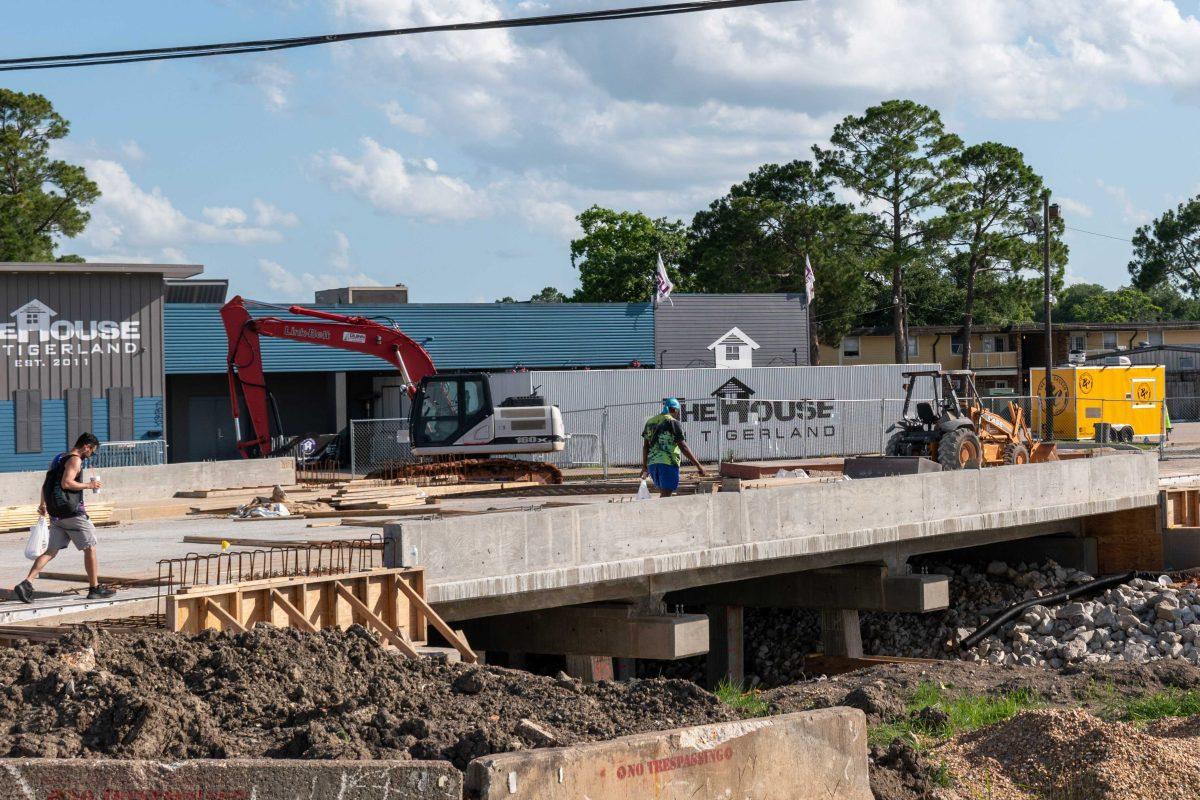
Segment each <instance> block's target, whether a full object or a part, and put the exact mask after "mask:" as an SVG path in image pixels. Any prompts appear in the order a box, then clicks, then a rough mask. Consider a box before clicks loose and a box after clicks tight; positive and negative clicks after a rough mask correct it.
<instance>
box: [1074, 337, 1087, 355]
mask: <svg viewBox="0 0 1200 800" xmlns="http://www.w3.org/2000/svg"><path fill="white" fill-rule="evenodd" d="M1071 349H1072V350H1078V351H1079V352H1081V353H1083V352H1085V351H1086V350H1087V337H1086V336H1084V335H1083V334H1082V333H1073V334H1071Z"/></svg>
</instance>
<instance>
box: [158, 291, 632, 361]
mask: <svg viewBox="0 0 1200 800" xmlns="http://www.w3.org/2000/svg"><path fill="white" fill-rule="evenodd" d="M308 307H310V308H318V309H321V310H324V311H333V312H336V313H342V314H346V313H350V314H354V315H360V316H364V317H373V318H375V319H379V320H381V321H386V322H389V323H395V324H396V325H397V326H398V327H399V328H400V329H401V330H403V331H404V332H405V333H406V334H408V335H409V336H410V337H412V338H413V339H415V340H416V341H418V342H421V341H422V340H424V339H426V338H428V337H433V338H432V341H429V342H427V343H425V348H426V349H427V350H428V351H429V354H430V356H432V357H433V362H434V363H435V364H436V365H437V366H438V369H442V370H448V369H450V370H453V369H480V370H506V369H512V368H514V367H526V368H528V369H535V368H571V367H605V366H607V367H623V366H627V365H628V364H629V363H630V362H631V361H634V360H637V361H640V362H641V363H642V364H643V365H645V366H651V365H653V364H654V308H653V306H652V305H651V304H650V303H475V304H468V303H447V304H441V303H410V304H406V305H387V306H353V307H348V306H325V305H320V306H318V305H314V306H308ZM164 308H165V312H164V314H163V328H164V347H165V348H166V372H167V374H168V375H180V374H195V373H220V372H224V371H225V358H226V350H227V348H228V345H227V343H226V341H225V329H224V328H223V327H222V326H221V317H220V314H219V311H220V308H221V307H220V306H219V305H216V304H195V303H180V304H177V303H167V304H166V305H165V306H164ZM250 313H251V315H252V316H254V317H265V316H277V317H280V318H284V319H297V317H295V316H293V315H291V314H288V313H286V312H284V311H277V310H275V309H270V308H256V307H250ZM262 341H263V366H264V367H265V368H266V370H267V371H268V372H333V371H339V372H340V371H371V372H377V371H380V370H387V369H389V368H390V367H389V365H388V364H387V363H386V362H384V361H381V360H379V359H376V358H372V357H370V356H364V355H359V354H357V353H350V352H347V351H345V350H338V349H335V348H330V347H320V346H317V345H312V344H308V343H305V342H293V341H286V340H282V339H268V338H264V339H263V340H262Z"/></svg>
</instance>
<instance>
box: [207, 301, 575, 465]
mask: <svg viewBox="0 0 1200 800" xmlns="http://www.w3.org/2000/svg"><path fill="white" fill-rule="evenodd" d="M248 302H249V303H252V304H253V303H254V301H246V300H243V299H242V298H241V297H235V298H233V299H232V300H230V301H229V302H228V303H226V304H225V305H224V306H222V308H221V319H222V321H223V322H224V324H225V335H226V336H227V337H228V339H229V359H228V372H229V399H230V402H231V404H232V406H233V425H234V432H235V435H236V437H237V440H238V441H237V446H238V450H239V451H241V453H242V456H243V457H246V458H254V457H262V456H267V455H270V454H271V451H272V448H271V435H272V427H271V410H272V408H273V406H274V401H273V398H271V397H270V395H269V394H268V392H267V386H266V376H265V375H264V374H263V364H262V350H261V345H260V342H259V337H260V336H271V337H275V338H280V339H290V340H292V341H296V342H307V343H309V344H315V345H321V346H323V347H336V348H340V349H342V350H349V351H351V352H355V353H365V354H366V355H371V356H376V357H378V358H382V359H383V360H384V361H387V362H388V363H390V364H392V365H393V366H395V367H396V369H397V370H399V372H400V376H401V379H402V382H403V387H404V389H405V390H406V391H407V392H408V395H409V397H410V398H411V400H412V412H411V414H410V425H409V436H410V440H411V444H412V451H413V454H414V455H416V456H442V457H447V456H457V457H459V458H460V459H464V460H462V461H460V462H458V463H457V464H456V463H455V462H452V461H444V460H443V461H439V462H437V463H436V464H428V465H405V466H407V467H408V469H407V471H406V470H403V469H397V470H393V474H394V475H395V476H398V477H403V476H404V475H405V474H411V475H422V476H429V475H431V474H433V473H453V474H458V475H460V476H465V477H477V476H486V477H496V476H499V475H501V474H502V473H504V472H506V470H504V469H502V467H503V465H504V464H506V463H511V465H512V466H514V467H520V470H518V472H524V473H526V474H528V473H529V472H530V471H531V470H532V471H533V472H535V473H536V472H538V471H539V470H540V471H541V472H544V473H545V474H544V475H543V476H542V477H543V478H544V479H546V480H547V481H548V482H555V483H557V482H558V480H554V476H555V475H556V474H559V473H558V470H557V469H555V468H554V467H553V466H552V465H549V464H537V463H535V462H528V461H520V462H509V460H507V459H496V458H490V457H492V456H496V455H505V454H516V453H550V452H554V451H558V450H562V449H563V447H564V444H565V441H566V435H565V432H564V429H563V422H562V414H561V413H560V412H559V410H558V408H557V406H553V405H550V404H548V403H547V402H546V401H545V400H544V399H543V398H541V397H536V396H533V397H512V398H507V399H505V400H504V401H503V402H502V403H500V404H499V405H498V406H497V405H493V403H492V391H491V384H490V383H489V382H488V378H487V375H485V374H483V373H445V374H438V373H437V371H436V369H435V368H434V366H433V360H432V359H431V358H430V357H429V353H427V352H426V351H425V348H424V347H422V346H421V345H420V344H418V343H417V342H415V341H413V340H412V339H411V338H409V337H408V336H406V335H405V334H404V332H403V331H401V330H399V329H398V328H394V327H391V326H389V325H384V324H382V323H380V322H376V321H375V320H372V319H367V318H366V317H359V316H346V315H343V314H333V313H330V312H328V311H318V310H317V309H313V308H305V307H303V306H290V307H287V308H282V307H278V306H268V307H271V308H277V309H279V310H282V311H286V312H288V313H290V314H293V315H296V316H299V317H304V318H308V319H302V320H296V319H280V318H279V317H271V316H268V317H257V318H254V317H251V316H250V312H249V311H248V310H247V308H246V305H247V303H248ZM256 305H263V306H266V305H267V304H265V303H262V304H256ZM310 320H311V321H310ZM239 394H240V395H241V397H242V398H244V400H245V404H246V410H247V413H248V415H249V417H250V425H251V433H252V435H251V436H249V437H247V438H246V439H243V438H242V428H241V420H240V416H241V415H240V403H239ZM274 412H275V413H274V416H275V429H274V432H275V433H276V434H282V433H283V426H282V424H281V423H280V419H279V410H278V408H277V407H276V408H274ZM480 456H482V457H484V458H487V459H488V460H487V461H477V460H475V458H476V457H480ZM464 465H473V466H468V467H467V468H464ZM414 466H415V468H414ZM542 468H548V469H542ZM559 480H561V476H560V477H559Z"/></svg>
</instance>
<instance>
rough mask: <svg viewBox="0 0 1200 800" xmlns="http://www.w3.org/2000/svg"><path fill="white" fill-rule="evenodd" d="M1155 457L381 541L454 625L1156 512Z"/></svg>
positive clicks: (910, 478)
mask: <svg viewBox="0 0 1200 800" xmlns="http://www.w3.org/2000/svg"><path fill="white" fill-rule="evenodd" d="M1157 502H1158V462H1157V460H1156V457H1155V456H1154V455H1153V454H1140V453H1130V454H1120V455H1112V456H1107V457H1102V458H1088V459H1078V460H1072V461H1060V462H1052V463H1046V464H1030V465H1023V466H1019V467H993V468H990V469H984V470H963V471H956V472H940V473H930V474H925V475H907V476H900V477H891V478H876V479H871V480H858V481H845V482H839V483H816V484H805V485H793V486H785V487H780V488H764V489H753V490H748V491H744V492H722V493H719V494H707V495H692V496H677V497H672V498H668V499H665V500H664V499H655V500H652V501H646V502H641V503H606V504H592V505H586V506H575V507H571V508H559V509H545V510H541V511H537V512H525V511H516V512H513V513H502V514H488V515H486V516H479V517H456V518H454V519H451V520H429V521H417V520H413V521H401V522H397V523H392V524H389V525H388V526H387V527H386V529H385V536H386V545H387V546H386V547H385V554H384V557H385V563H386V564H387V565H388V566H417V565H420V566H423V567H424V568H425V580H426V590H427V597H428V599H429V600H430V601H431V602H433V603H434V604H435V605H437V606H438V608H439V611H440V612H441V613H442V614H443V615H444V616H447V617H449V618H452V619H463V618H471V617H478V616H488V615H491V614H497V613H512V612H516V611H526V610H533V609H534V608H537V607H539V605H540V607H543V608H544V607H550V606H554V605H566V604H571V603H583V602H590V601H597V600H608V599H617V598H620V597H635V596H640V595H643V594H655V593H662V592H668V591H675V590H679V589H684V588H688V587H690V586H698V585H705V584H709V583H719V582H722V581H732V580H740V579H745V578H753V577H761V576H763V575H770V574H779V573H784V572H796V571H801V570H806V569H815V568H819V567H826V566H836V565H839V564H846V563H855V562H860V561H870V560H877V559H884V560H886V559H890V558H901V559H903V558H904V557H907V556H908V555H913V554H917V553H922V552H930V551H937V550H946V549H954V548H959V547H970V546H976V545H983V544H989V543H992V542H997V541H1008V540H1012V539H1019V538H1022V537H1026V536H1038V535H1043V534H1046V533H1053V532H1056V531H1057V530H1062V529H1064V528H1062V527H1057V528H1056V527H1055V526H1056V525H1061V524H1062V523H1066V522H1070V521H1075V520H1078V519H1079V518H1081V517H1087V516H1091V515H1097V514H1106V513H1110V512H1113V511H1123V510H1128V509H1132V508H1142V507H1149V506H1154V505H1155V504H1156V503H1157Z"/></svg>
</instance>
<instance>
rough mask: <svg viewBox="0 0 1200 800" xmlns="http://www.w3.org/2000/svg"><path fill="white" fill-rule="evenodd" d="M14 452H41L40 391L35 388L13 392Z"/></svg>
mask: <svg viewBox="0 0 1200 800" xmlns="http://www.w3.org/2000/svg"><path fill="white" fill-rule="evenodd" d="M13 411H14V412H15V417H16V418H15V419H14V420H13V422H14V423H15V425H16V440H17V441H16V452H18V453H40V452H42V393H41V392H40V391H38V390H37V389H18V390H17V391H15V392H13Z"/></svg>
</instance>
